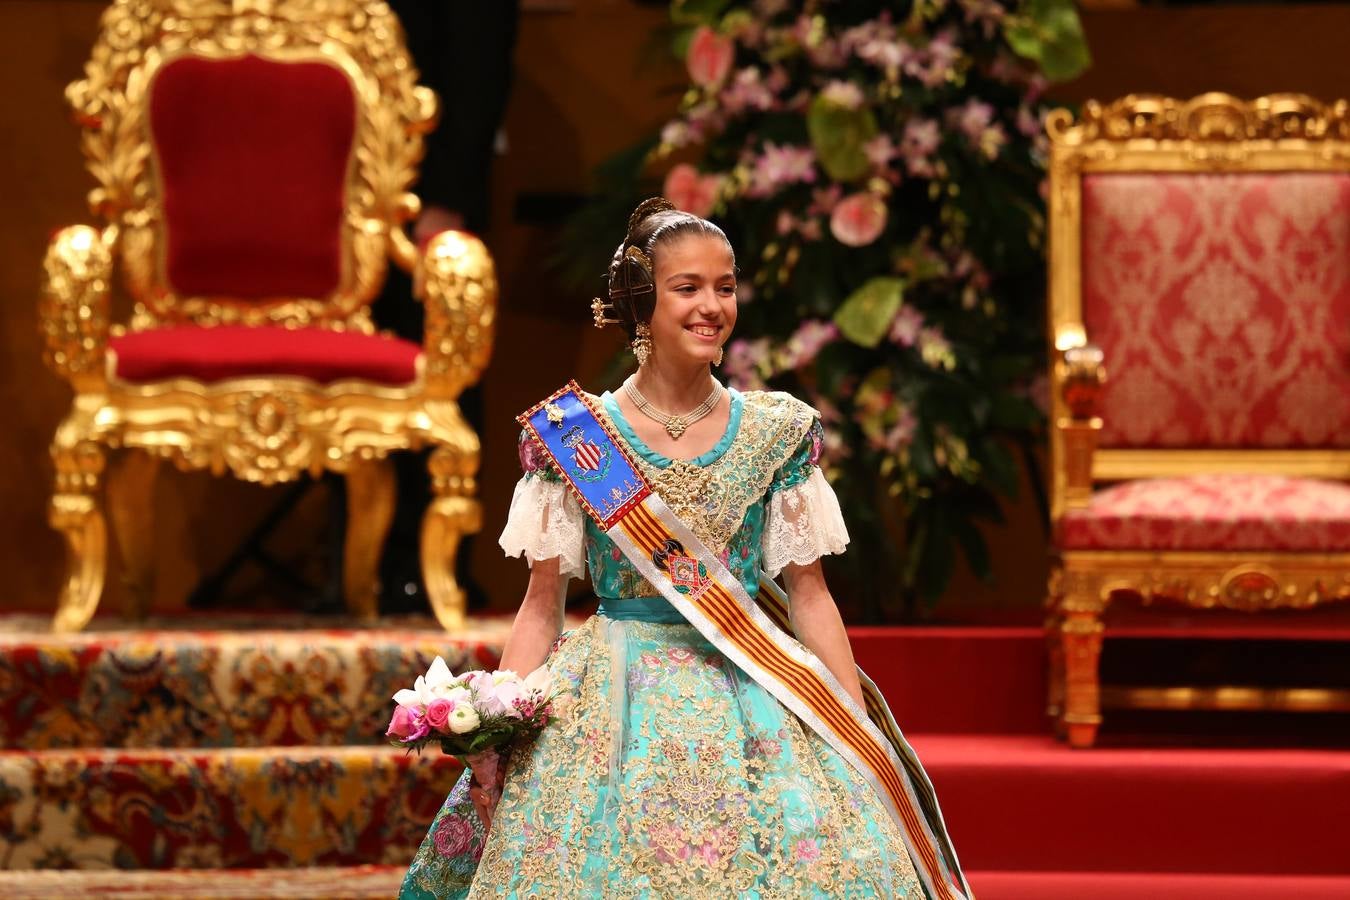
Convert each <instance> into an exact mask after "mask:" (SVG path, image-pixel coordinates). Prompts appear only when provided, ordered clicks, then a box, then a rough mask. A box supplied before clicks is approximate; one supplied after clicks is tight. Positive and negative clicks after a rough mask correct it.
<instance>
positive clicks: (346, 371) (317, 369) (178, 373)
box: [109, 325, 422, 385]
mask: <svg viewBox="0 0 1350 900" xmlns="http://www.w3.org/2000/svg"><path fill="white" fill-rule="evenodd" d="M109 346H110V348H111V350H112V352H113V353H114V354H115V360H116V362H115V365H116V368H115V369H114V373H115V374H116V375H117V377H118V378H121V379H123V380H124V381H130V382H138V383H140V382H147V381H162V380H164V379H167V378H191V379H194V380H196V381H202V382H208V383H209V382H213V381H223V380H224V379H227V378H241V377H244V376H249V375H278V376H280V375H291V376H299V377H301V378H309V379H312V380H313V381H317V382H320V383H322V384H327V383H328V382H332V381H339V380H342V379H346V378H355V379H360V380H363V381H372V382H375V383H377V384H384V385H400V384H408V383H409V382H411V381H413V380H414V379H415V378H416V377H417V360H418V357H420V356H421V354H422V348H421V347H419V346H417V345H416V344H414V343H413V342H411V341H405V340H402V339H400V338H392V337H384V336H381V335H368V334H357V333H355V332H351V331H328V330H325V329H322V328H248V327H245V326H241V325H229V326H222V327H220V328H200V327H197V326H180V327H175V328H155V329H151V330H148V331H137V332H132V333H130V334H125V335H123V336H121V337H117V338H113V339H112V340H111V341H110V342H109Z"/></svg>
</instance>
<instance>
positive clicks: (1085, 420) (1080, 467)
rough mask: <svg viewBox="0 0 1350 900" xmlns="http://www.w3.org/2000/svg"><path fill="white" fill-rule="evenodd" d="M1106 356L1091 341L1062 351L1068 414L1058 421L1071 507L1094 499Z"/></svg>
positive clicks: (1066, 500)
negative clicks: (1093, 464)
mask: <svg viewBox="0 0 1350 900" xmlns="http://www.w3.org/2000/svg"><path fill="white" fill-rule="evenodd" d="M1104 362H1105V355H1104V354H1103V353H1102V351H1101V349H1100V348H1098V347H1096V346H1094V345H1092V344H1082V345H1080V346H1077V347H1070V348H1069V349H1067V350H1064V351H1063V352H1062V353H1061V354H1060V358H1059V367H1060V379H1059V382H1060V385H1061V391H1062V394H1061V396H1062V397H1063V400H1064V406H1065V407H1066V408H1067V409H1068V414H1067V415H1065V416H1061V417H1060V419H1059V421H1057V422H1056V423H1055V427H1056V428H1057V429H1058V430H1059V434H1060V439H1061V441H1062V445H1063V447H1064V503H1065V505H1066V506H1068V507H1070V508H1075V507H1078V508H1081V507H1084V506H1087V505H1088V501H1089V500H1090V499H1091V498H1092V454H1093V453H1094V452H1095V451H1096V449H1097V435H1098V433H1099V432H1100V431H1101V430H1102V420H1101V416H1100V415H1098V413H1099V412H1100V410H1101V395H1102V387H1103V386H1104V385H1105V384H1106V367H1105V365H1104Z"/></svg>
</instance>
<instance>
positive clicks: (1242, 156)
mask: <svg viewBox="0 0 1350 900" xmlns="http://www.w3.org/2000/svg"><path fill="white" fill-rule="evenodd" d="M1048 128H1049V134H1050V140H1051V146H1052V163H1051V176H1050V197H1049V207H1050V230H1051V247H1050V281H1051V287H1050V318H1051V326H1052V339H1053V343H1054V346H1053V359H1052V379H1051V380H1052V388H1053V390H1052V394H1053V400H1052V403H1053V421H1054V424H1055V427H1054V429H1053V439H1052V471H1053V484H1052V507H1053V509H1052V514H1053V519H1054V534H1055V542H1056V547H1055V561H1054V568H1053V573H1052V579H1051V585H1050V591H1049V594H1050V596H1049V605H1050V616H1049V631H1050V635H1049V636H1050V647H1051V668H1052V672H1051V697H1050V711H1051V714H1052V715H1053V716H1055V717H1056V719H1057V720H1058V723H1059V726H1060V729H1061V732H1062V733H1064V734H1066V735H1067V737H1068V740H1069V742H1070V743H1071V744H1072V745H1074V746H1080V747H1081V746H1088V745H1091V744H1092V743H1093V742H1094V740H1095V738H1096V731H1097V727H1098V724H1099V723H1100V721H1101V705H1102V700H1103V698H1104V697H1105V698H1106V699H1108V700H1110V701H1112V703H1111V705H1120V706H1153V707H1159V708H1174V707H1176V706H1178V705H1181V706H1183V707H1186V708H1206V707H1207V708H1260V707H1262V705H1263V702H1264V701H1263V697H1266V696H1268V695H1269V694H1271V693H1272V692H1263V691H1261V690H1257V689H1249V690H1241V689H1238V690H1227V691H1220V690H1205V689H1198V688H1186V687H1180V688H1175V689H1163V690H1158V689H1142V688H1134V689H1131V688H1128V687H1112V688H1110V689H1109V690H1108V689H1103V688H1102V687H1101V686H1100V685H1099V676H1098V661H1099V654H1100V651H1101V645H1102V638H1103V635H1104V634H1108V635H1109V634H1110V622H1109V618H1108V619H1107V620H1106V622H1105V624H1104V614H1105V613H1106V612H1107V610H1108V607H1109V606H1110V605H1112V604H1113V602H1117V601H1120V600H1124V599H1125V598H1126V597H1129V596H1131V595H1132V596H1133V597H1134V598H1135V599H1142V601H1143V603H1144V604H1145V605H1148V606H1150V607H1154V608H1156V609H1159V610H1167V609H1173V610H1178V611H1186V612H1187V613H1188V614H1194V613H1195V611H1196V610H1238V611H1243V612H1249V613H1251V614H1253V615H1259V614H1262V613H1268V612H1270V611H1277V610H1281V611H1283V610H1303V609H1309V608H1312V607H1319V606H1323V605H1327V604H1331V603H1334V602H1336V601H1344V600H1347V599H1350V485H1348V484H1347V483H1346V480H1347V479H1350V108H1348V107H1347V104H1346V103H1345V102H1344V101H1341V102H1338V103H1336V104H1335V105H1333V106H1327V105H1323V104H1322V103H1319V102H1317V101H1316V100H1313V99H1311V98H1309V97H1304V96H1295V95H1278V96H1271V97H1265V98H1262V99H1259V100H1255V101H1252V102H1243V101H1241V100H1238V99H1236V98H1233V97H1229V96H1227V95H1222V94H1207V95H1204V96H1200V97H1197V98H1195V99H1193V100H1190V101H1181V100H1173V99H1168V98H1163V97H1153V96H1131V97H1126V98H1125V99H1123V100H1120V101H1118V102H1115V103H1111V104H1109V105H1102V104H1098V103H1089V104H1087V105H1086V106H1085V107H1084V108H1083V110H1082V114H1081V118H1079V119H1078V120H1077V121H1075V119H1074V117H1073V116H1072V115H1071V114H1069V113H1068V112H1066V111H1063V110H1061V111H1058V112H1056V113H1055V114H1053V115H1052V116H1051V118H1050V120H1049V122H1048ZM1108 373H1109V377H1108ZM1218 615H1220V616H1235V615H1238V614H1237V613H1233V612H1229V613H1219V614H1218ZM1244 621H1251V620H1246V619H1244ZM1182 633H1184V632H1182ZM1237 687H1238V688H1241V686H1237ZM1310 705H1312V706H1316V703H1315V702H1313V703H1312V704H1310Z"/></svg>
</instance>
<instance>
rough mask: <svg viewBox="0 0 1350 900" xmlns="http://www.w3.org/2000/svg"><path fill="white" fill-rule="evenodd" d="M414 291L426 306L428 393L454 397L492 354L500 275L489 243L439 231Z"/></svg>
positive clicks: (417, 275) (423, 260)
mask: <svg viewBox="0 0 1350 900" xmlns="http://www.w3.org/2000/svg"><path fill="white" fill-rule="evenodd" d="M414 290H415V292H416V294H417V296H418V297H419V298H420V299H421V300H422V303H423V305H424V306H425V307H426V326H425V337H424V338H423V348H424V350H425V352H426V379H427V393H428V395H430V396H433V397H437V398H440V399H450V400H453V399H454V398H455V397H458V396H459V393H460V391H462V390H464V388H466V387H468V386H469V385H471V384H473V383H474V382H475V381H476V380H478V376H479V375H480V374H482V372H483V369H484V368H485V367H486V366H487V361H488V357H489V356H490V355H491V353H492V333H493V323H494V322H495V320H496V317H497V275H496V272H495V270H494V269H493V265H492V257H491V256H490V255H489V254H488V251H487V247H485V246H483V242H482V241H480V240H478V238H476V237H474V236H473V235H471V234H469V233H467V232H463V231H444V232H442V233H440V234H438V235H436V237H434V238H432V240H431V242H430V243H428V244H427V248H426V250H425V251H424V252H423V253H422V256H421V259H420V260H419V262H418V266H417V269H416V272H415V281H414Z"/></svg>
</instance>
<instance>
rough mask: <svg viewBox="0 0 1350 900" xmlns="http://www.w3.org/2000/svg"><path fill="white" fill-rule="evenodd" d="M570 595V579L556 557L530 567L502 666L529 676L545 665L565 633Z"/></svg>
mask: <svg viewBox="0 0 1350 900" xmlns="http://www.w3.org/2000/svg"><path fill="white" fill-rule="evenodd" d="M566 594H567V579H566V578H564V577H562V575H561V574H560V573H559V571H558V558H557V557H556V556H555V557H553V558H552V559H541V560H539V561H538V562H536V563H535V564H534V565H533V566H531V567H530V584H529V587H527V588H526V589H525V599H524V600H522V601H521V602H520V609H519V610H518V611H517V612H516V620H515V622H514V623H513V624H512V625H511V634H510V635H509V636H508V637H507V638H506V648H505V649H504V650H503V651H502V661H501V668H503V669H510V670H512V671H514V672H519V673H520V674H522V675H528V674H529V673H530V672H533V671H534V670H535V669H537V668H539V667H540V666H542V665H543V664H544V660H545V659H546V658H547V657H548V651H549V648H550V647H552V646H553V642H554V641H555V640H557V638H558V635H559V634H561V633H562V625H563V600H564V599H565V597H566Z"/></svg>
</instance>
